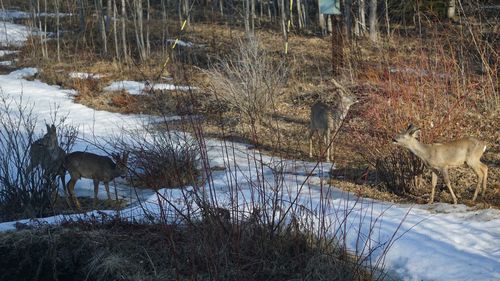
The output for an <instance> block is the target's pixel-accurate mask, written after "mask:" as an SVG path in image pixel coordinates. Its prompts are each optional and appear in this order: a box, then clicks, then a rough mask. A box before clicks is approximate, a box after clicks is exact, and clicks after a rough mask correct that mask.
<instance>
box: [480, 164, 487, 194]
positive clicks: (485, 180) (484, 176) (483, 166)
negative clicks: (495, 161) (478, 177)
mask: <svg viewBox="0 0 500 281" xmlns="http://www.w3.org/2000/svg"><path fill="white" fill-rule="evenodd" d="M480 167H481V169H482V170H483V191H482V192H481V196H483V197H484V193H485V192H486V182H487V181H488V166H486V165H484V164H483V163H481V165H480Z"/></svg>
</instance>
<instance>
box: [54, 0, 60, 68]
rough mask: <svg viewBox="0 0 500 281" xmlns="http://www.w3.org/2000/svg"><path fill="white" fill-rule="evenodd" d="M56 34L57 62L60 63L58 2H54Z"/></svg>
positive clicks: (57, 0)
mask: <svg viewBox="0 0 500 281" xmlns="http://www.w3.org/2000/svg"><path fill="white" fill-rule="evenodd" d="M55 4H56V34H57V61H58V62H61V42H60V35H61V34H60V28H59V0H56V2H55Z"/></svg>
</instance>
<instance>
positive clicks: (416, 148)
mask: <svg viewBox="0 0 500 281" xmlns="http://www.w3.org/2000/svg"><path fill="white" fill-rule="evenodd" d="M408 149H409V150H410V151H411V152H413V154H415V155H416V156H418V157H419V158H420V159H422V160H424V161H426V159H428V158H429V145H428V144H424V143H421V142H419V141H418V140H416V139H414V140H413V141H412V142H411V144H410V145H409V146H408Z"/></svg>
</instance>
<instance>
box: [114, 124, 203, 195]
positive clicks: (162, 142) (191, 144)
mask: <svg viewBox="0 0 500 281" xmlns="http://www.w3.org/2000/svg"><path fill="white" fill-rule="evenodd" d="M145 130H146V133H145V134H144V133H141V134H135V133H132V134H131V138H130V139H129V140H127V141H126V142H123V143H122V145H123V146H124V148H123V149H124V150H127V151H130V161H129V162H130V165H129V168H130V169H131V171H133V173H134V174H135V176H136V178H137V180H138V182H137V183H136V184H138V185H141V186H145V187H149V188H153V189H160V188H175V187H183V186H186V185H191V184H193V182H195V181H196V180H197V177H198V175H199V171H198V169H199V167H198V161H199V157H200V156H199V153H200V152H199V148H198V144H197V143H196V142H195V141H194V140H193V139H191V138H189V136H187V135H185V134H184V133H177V132H173V131H168V130H165V129H164V128H154V127H148V126H145Z"/></svg>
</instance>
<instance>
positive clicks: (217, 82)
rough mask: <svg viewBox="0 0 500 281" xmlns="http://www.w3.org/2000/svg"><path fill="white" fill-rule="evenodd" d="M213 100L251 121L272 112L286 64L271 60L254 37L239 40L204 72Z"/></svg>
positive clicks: (283, 81) (253, 121)
mask: <svg viewBox="0 0 500 281" xmlns="http://www.w3.org/2000/svg"><path fill="white" fill-rule="evenodd" d="M205 73H206V74H207V76H208V78H209V84H210V89H211V90H212V92H213V93H214V96H215V99H216V100H217V101H218V102H219V103H221V104H222V105H221V107H224V106H225V105H227V106H229V107H230V108H231V109H233V110H236V111H238V112H240V113H241V114H242V115H243V117H244V118H246V119H248V120H249V121H250V122H251V123H255V122H257V121H260V120H262V118H263V117H264V116H265V115H266V114H267V113H270V112H271V111H272V109H273V108H274V106H275V103H276V102H277V100H276V99H277V97H278V95H279V92H280V89H281V87H282V86H283V85H284V83H285V79H286V67H285V65H284V64H283V63H282V62H274V61H273V60H272V56H271V55H270V54H269V53H268V52H266V50H264V49H263V47H262V45H261V44H260V42H259V40H258V39H257V38H255V37H248V38H246V39H245V40H243V39H240V40H239V41H238V42H237V44H236V47H235V50H234V52H233V53H232V54H231V55H229V56H226V57H223V58H221V59H219V60H218V62H217V63H214V64H212V65H211V68H210V70H208V71H205Z"/></svg>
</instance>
